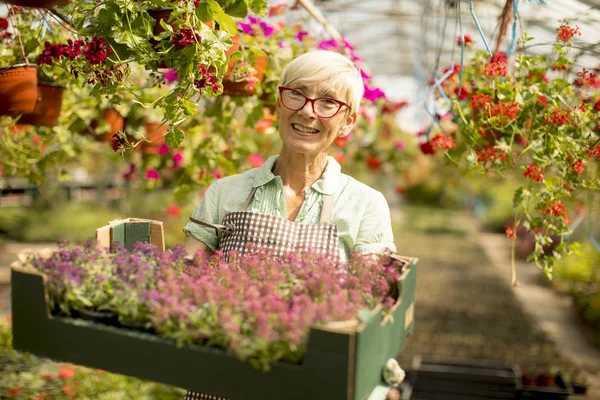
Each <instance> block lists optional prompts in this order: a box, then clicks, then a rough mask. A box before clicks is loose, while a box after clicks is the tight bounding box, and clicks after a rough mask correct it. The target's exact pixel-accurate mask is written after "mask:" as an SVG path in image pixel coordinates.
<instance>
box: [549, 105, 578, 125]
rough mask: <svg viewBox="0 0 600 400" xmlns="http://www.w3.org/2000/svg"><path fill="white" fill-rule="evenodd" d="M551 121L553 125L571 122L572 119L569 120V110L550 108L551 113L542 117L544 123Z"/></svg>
mask: <svg viewBox="0 0 600 400" xmlns="http://www.w3.org/2000/svg"><path fill="white" fill-rule="evenodd" d="M548 122H551V123H553V124H554V125H558V126H561V125H564V124H572V123H573V121H572V120H571V110H567V109H564V110H561V109H558V108H557V109H554V110H552V115H548V116H546V118H545V119H544V123H545V124H546V123H548Z"/></svg>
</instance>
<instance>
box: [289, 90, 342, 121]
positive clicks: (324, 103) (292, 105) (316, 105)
mask: <svg viewBox="0 0 600 400" xmlns="http://www.w3.org/2000/svg"><path fill="white" fill-rule="evenodd" d="M279 94H280V96H281V102H282V103H283V105H284V106H285V108H287V109H288V110H291V111H298V110H301V109H303V108H304V106H305V105H306V103H308V102H311V103H312V109H313V112H314V113H315V114H317V116H318V117H319V118H332V117H334V116H335V115H336V114H337V113H338V112H340V110H341V109H342V107H344V106H346V107H348V108H350V106H349V105H348V104H346V103H344V102H343V101H339V100H336V99H332V98H329V97H319V98H318V99H311V98H308V97H306V96H305V95H303V94H302V92H300V91H298V90H296V89H292V88H287V87H283V86H279Z"/></svg>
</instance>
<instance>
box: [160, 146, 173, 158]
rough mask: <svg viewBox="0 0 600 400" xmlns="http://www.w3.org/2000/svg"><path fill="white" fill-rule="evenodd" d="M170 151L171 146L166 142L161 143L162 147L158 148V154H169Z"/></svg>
mask: <svg viewBox="0 0 600 400" xmlns="http://www.w3.org/2000/svg"><path fill="white" fill-rule="evenodd" d="M169 151H171V150H170V149H169V146H167V145H166V144H164V143H163V144H161V145H160V147H159V148H158V155H159V156H163V155H165V154H167V153H168V152H169Z"/></svg>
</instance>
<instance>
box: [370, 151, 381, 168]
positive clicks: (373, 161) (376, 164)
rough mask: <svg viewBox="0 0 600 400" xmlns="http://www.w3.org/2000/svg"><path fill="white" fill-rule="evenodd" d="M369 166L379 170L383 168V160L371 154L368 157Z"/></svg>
mask: <svg viewBox="0 0 600 400" xmlns="http://www.w3.org/2000/svg"><path fill="white" fill-rule="evenodd" d="M366 161H367V166H368V167H369V168H370V169H372V170H373V171H379V169H380V168H381V160H380V159H379V158H377V156H374V155H370V156H369V157H367V160H366Z"/></svg>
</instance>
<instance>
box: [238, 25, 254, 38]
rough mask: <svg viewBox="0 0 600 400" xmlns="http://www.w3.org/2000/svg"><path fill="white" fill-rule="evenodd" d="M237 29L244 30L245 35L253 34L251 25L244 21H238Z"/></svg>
mask: <svg viewBox="0 0 600 400" xmlns="http://www.w3.org/2000/svg"><path fill="white" fill-rule="evenodd" d="M238 29H239V30H241V31H242V32H244V33H245V34H246V35H252V36H254V35H253V34H254V28H253V27H252V25H250V24H246V23H244V22H239V23H238Z"/></svg>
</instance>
